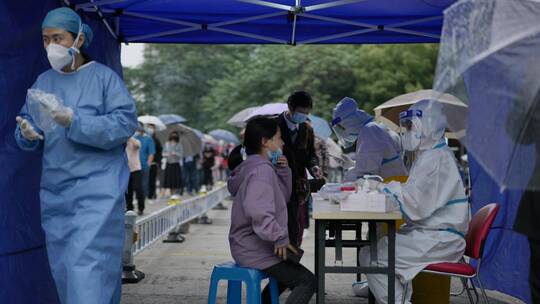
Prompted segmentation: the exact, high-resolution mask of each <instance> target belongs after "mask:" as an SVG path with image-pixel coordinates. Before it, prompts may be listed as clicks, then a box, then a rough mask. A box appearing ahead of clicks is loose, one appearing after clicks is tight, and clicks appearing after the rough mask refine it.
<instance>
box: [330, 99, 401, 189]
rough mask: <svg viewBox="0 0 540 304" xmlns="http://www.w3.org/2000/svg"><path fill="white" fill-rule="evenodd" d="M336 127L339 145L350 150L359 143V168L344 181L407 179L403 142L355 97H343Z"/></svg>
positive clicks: (334, 119) (333, 125)
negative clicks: (361, 105) (360, 105)
mask: <svg viewBox="0 0 540 304" xmlns="http://www.w3.org/2000/svg"><path fill="white" fill-rule="evenodd" d="M332 128H333V129H334V132H335V133H336V135H337V137H338V140H339V142H340V143H341V144H342V145H343V146H345V147H350V146H352V145H353V144H354V142H355V141H356V142H357V143H356V165H355V167H354V168H352V169H350V170H349V171H347V172H346V173H345V176H344V181H356V180H357V179H359V178H362V177H363V176H364V175H366V174H367V175H379V176H381V177H382V178H384V179H386V178H390V177H396V176H406V175H407V169H406V168H405V165H404V164H403V161H402V160H401V158H400V147H399V143H397V142H395V141H394V140H393V139H392V136H391V135H390V133H389V132H387V131H386V130H385V129H384V128H382V127H381V126H380V125H379V124H377V123H376V122H374V121H373V117H371V116H370V115H369V114H367V113H366V112H364V111H362V110H360V109H358V105H357V103H356V101H355V100H354V99H352V98H349V97H345V98H343V99H342V100H341V101H340V102H339V103H338V104H337V105H336V107H335V108H334V113H333V119H332Z"/></svg>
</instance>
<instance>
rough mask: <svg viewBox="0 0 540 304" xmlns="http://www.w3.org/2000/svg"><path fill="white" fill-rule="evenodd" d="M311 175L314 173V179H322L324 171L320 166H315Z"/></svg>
mask: <svg viewBox="0 0 540 304" xmlns="http://www.w3.org/2000/svg"><path fill="white" fill-rule="evenodd" d="M311 173H313V177H315V178H322V177H323V176H322V170H321V168H320V167H319V166H314V167H313V168H311Z"/></svg>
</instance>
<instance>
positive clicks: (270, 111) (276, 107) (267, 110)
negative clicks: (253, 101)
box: [244, 103, 289, 122]
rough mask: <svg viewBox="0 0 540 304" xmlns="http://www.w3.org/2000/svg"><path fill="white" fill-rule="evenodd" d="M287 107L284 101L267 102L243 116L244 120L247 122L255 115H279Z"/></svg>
mask: <svg viewBox="0 0 540 304" xmlns="http://www.w3.org/2000/svg"><path fill="white" fill-rule="evenodd" d="M288 108H289V107H288V106H287V104H286V103H267V104H265V105H263V106H262V107H260V108H258V109H256V110H254V111H253V112H251V113H250V114H249V115H248V116H246V117H245V118H244V121H245V122H247V121H248V120H250V119H252V118H254V117H257V116H273V115H279V114H281V113H283V112H285V111H287V109H288Z"/></svg>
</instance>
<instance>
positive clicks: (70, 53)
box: [47, 23, 82, 72]
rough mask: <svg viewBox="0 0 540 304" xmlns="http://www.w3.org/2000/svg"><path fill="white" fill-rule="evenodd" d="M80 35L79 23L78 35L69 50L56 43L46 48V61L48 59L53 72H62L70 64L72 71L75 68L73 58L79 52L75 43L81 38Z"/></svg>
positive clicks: (80, 25)
mask: <svg viewBox="0 0 540 304" xmlns="http://www.w3.org/2000/svg"><path fill="white" fill-rule="evenodd" d="M81 33H82V23H79V33H78V34H77V38H75V41H73V45H72V46H71V47H70V48H67V47H65V46H62V45H59V44H56V43H50V44H49V46H47V59H49V63H50V64H51V67H52V68H53V69H54V70H56V71H58V72H62V69H63V68H65V67H66V66H67V65H68V64H69V63H71V68H72V69H74V68H75V56H76V55H77V54H78V53H79V52H80V51H79V49H77V42H78V41H79V38H80V37H81Z"/></svg>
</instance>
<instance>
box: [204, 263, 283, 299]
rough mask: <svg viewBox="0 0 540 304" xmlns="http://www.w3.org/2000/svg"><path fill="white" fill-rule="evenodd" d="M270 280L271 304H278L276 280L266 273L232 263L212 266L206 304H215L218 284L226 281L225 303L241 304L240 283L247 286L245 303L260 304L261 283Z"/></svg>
mask: <svg viewBox="0 0 540 304" xmlns="http://www.w3.org/2000/svg"><path fill="white" fill-rule="evenodd" d="M264 279H270V294H271V297H272V304H279V291H278V284H277V281H276V279H274V278H272V277H270V276H269V275H267V274H266V273H264V272H262V271H260V270H258V269H253V268H246V267H240V266H237V265H236V264H235V263H233V262H228V263H223V264H219V265H216V266H214V270H213V271H212V277H211V278H210V291H209V292H208V304H216V297H217V289H218V283H219V281H220V280H227V281H228V282H227V303H228V304H240V303H242V282H244V283H246V285H247V303H248V304H260V303H261V281H262V280H264Z"/></svg>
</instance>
